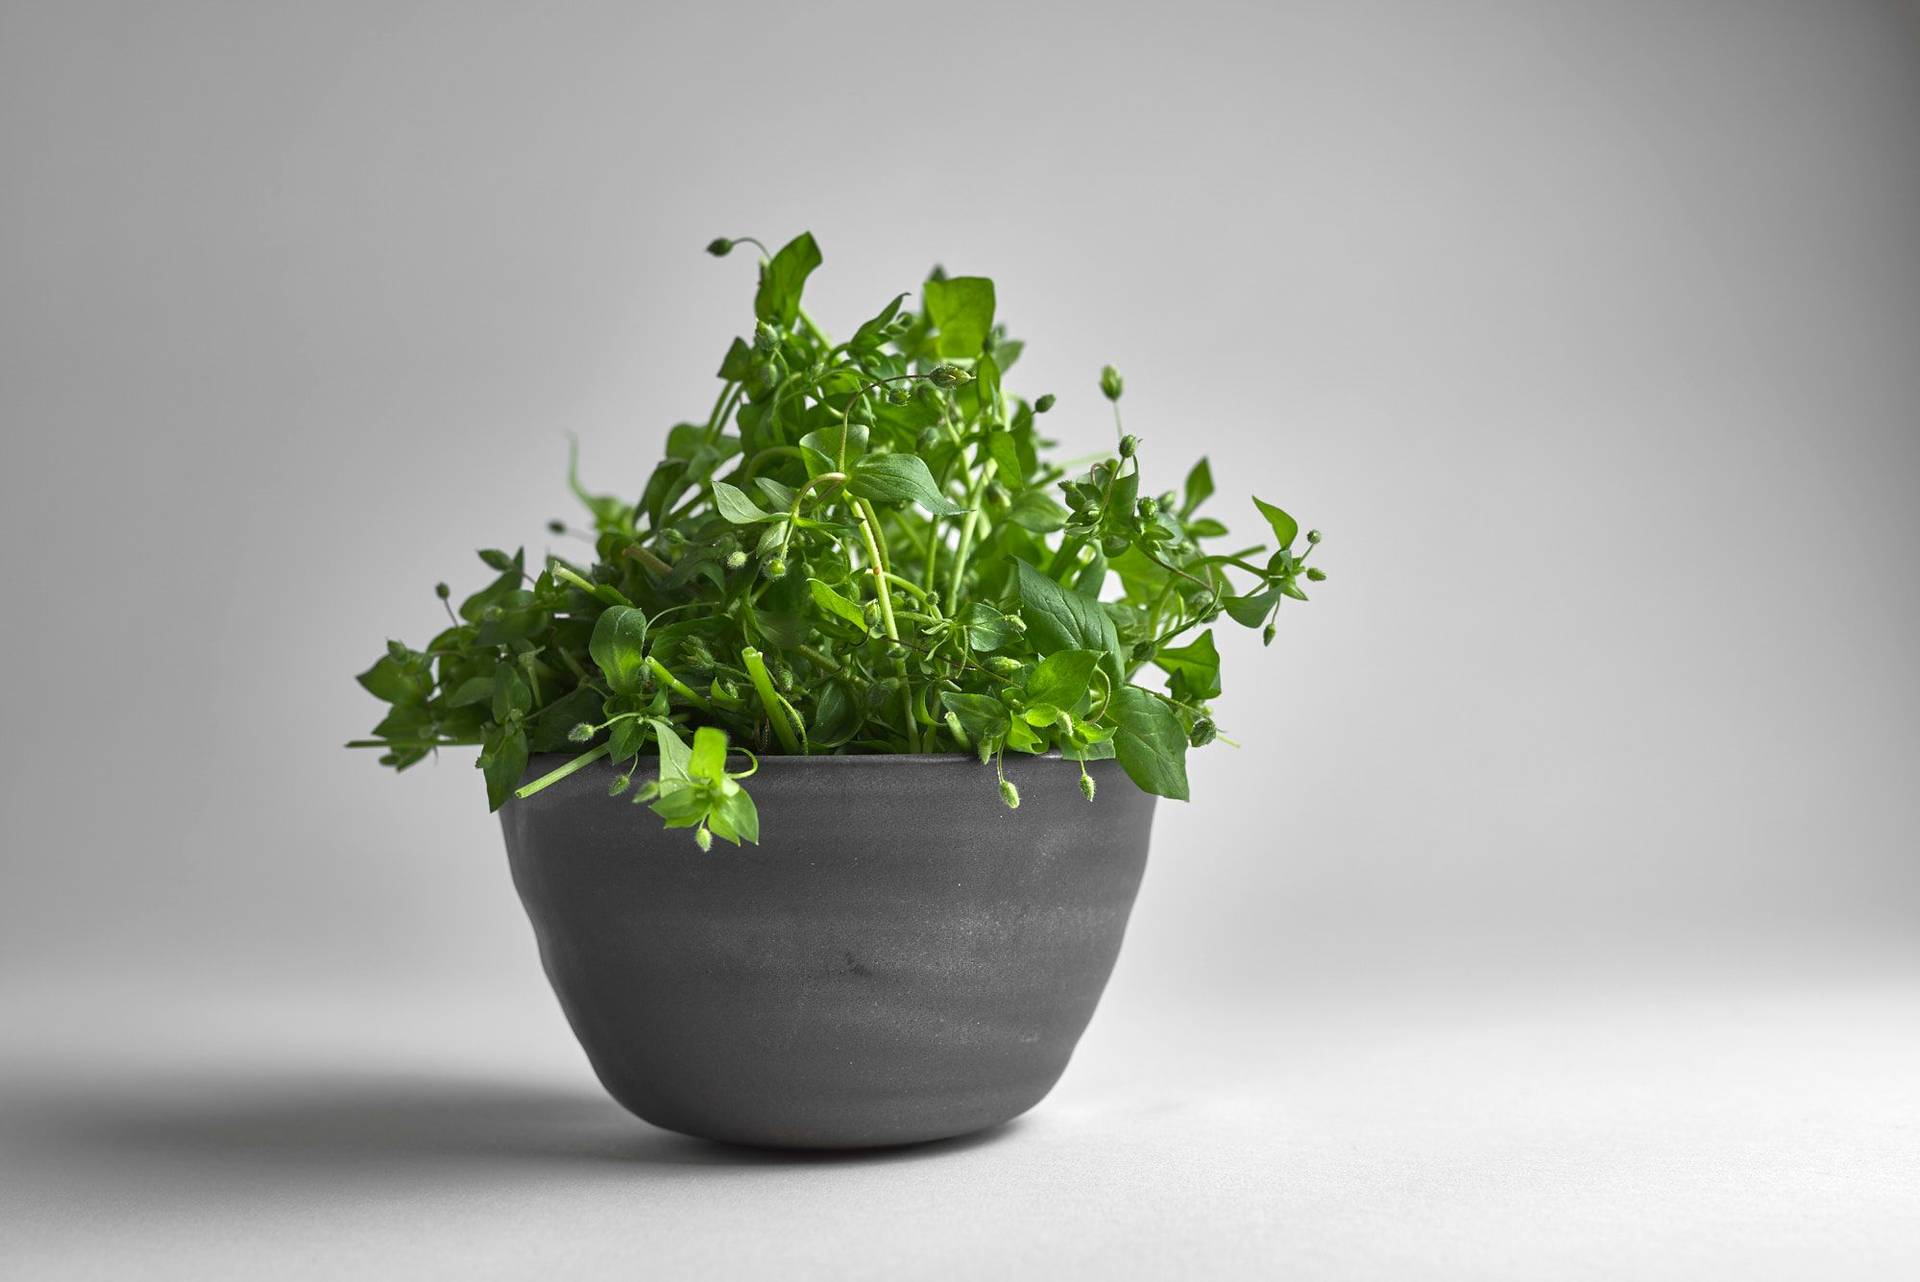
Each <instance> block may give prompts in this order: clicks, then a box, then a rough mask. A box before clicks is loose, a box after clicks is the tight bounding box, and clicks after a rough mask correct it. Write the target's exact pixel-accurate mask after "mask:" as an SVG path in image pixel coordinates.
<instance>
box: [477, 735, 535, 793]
mask: <svg viewBox="0 0 1920 1282" xmlns="http://www.w3.org/2000/svg"><path fill="white" fill-rule="evenodd" d="M480 766H481V773H482V774H484V775H485V776H486V780H487V809H488V810H498V809H500V807H502V806H504V805H506V804H507V798H508V797H511V796H512V795H513V790H514V789H515V788H517V787H519V786H520V776H522V775H524V774H526V773H527V734H526V731H524V730H511V731H508V732H507V733H506V734H505V735H503V736H502V737H501V739H500V741H499V742H498V743H496V744H494V745H493V746H492V747H491V748H490V749H489V750H488V751H487V752H486V754H485V755H484V756H483V757H482V759H481V762H480Z"/></svg>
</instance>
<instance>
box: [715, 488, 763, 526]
mask: <svg viewBox="0 0 1920 1282" xmlns="http://www.w3.org/2000/svg"><path fill="white" fill-rule="evenodd" d="M712 485H713V506H714V508H715V510H717V511H718V512H719V513H720V515H721V516H723V517H725V518H726V519H727V520H729V521H731V522H732V523H733V524H735V525H758V524H759V523H760V522H762V521H772V520H775V519H777V518H776V516H775V514H774V513H772V512H762V511H761V510H760V508H759V506H758V505H757V504H755V503H754V501H753V500H752V499H750V498H748V497H747V495H746V491H744V490H742V489H740V488H739V487H738V486H734V485H728V484H727V483H726V482H725V481H714V482H712Z"/></svg>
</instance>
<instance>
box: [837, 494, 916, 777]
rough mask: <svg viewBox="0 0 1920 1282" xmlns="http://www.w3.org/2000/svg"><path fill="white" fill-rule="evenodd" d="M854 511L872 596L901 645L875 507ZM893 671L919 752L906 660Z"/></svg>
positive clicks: (911, 743) (911, 746) (857, 504)
mask: <svg viewBox="0 0 1920 1282" xmlns="http://www.w3.org/2000/svg"><path fill="white" fill-rule="evenodd" d="M853 511H854V515H855V516H856V517H858V518H859V522H860V537H861V538H862V539H863V540H865V542H866V548H867V565H868V567H869V568H870V569H871V570H872V572H873V594H874V597H875V598H876V599H877V600H878V601H879V602H880V626H881V627H882V628H884V629H885V630H886V633H887V639H888V640H890V641H894V642H898V641H899V640H900V628H899V626H898V625H896V624H895V623H894V621H893V589H892V587H891V586H890V585H889V582H888V580H889V579H890V578H891V577H892V576H891V575H890V574H889V573H888V572H887V561H886V555H885V553H883V552H882V551H881V550H880V544H879V542H878V541H877V540H876V538H875V535H874V530H875V527H877V526H878V525H879V524H880V520H879V518H878V517H877V516H875V515H874V512H873V505H872V504H871V503H869V502H867V501H866V500H865V499H860V498H857V499H854V500H853ZM893 668H894V671H895V672H897V673H898V674H899V675H900V686H901V691H902V693H903V695H904V696H905V700H906V712H907V750H908V751H910V752H918V751H920V725H919V722H918V721H917V720H916V719H915V718H914V715H913V688H912V686H911V685H910V684H909V683H908V681H907V661H906V660H905V659H895V660H894V661H893Z"/></svg>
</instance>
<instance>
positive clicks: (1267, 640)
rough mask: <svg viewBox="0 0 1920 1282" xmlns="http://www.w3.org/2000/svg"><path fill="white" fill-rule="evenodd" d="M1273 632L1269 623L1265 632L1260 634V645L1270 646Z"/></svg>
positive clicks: (1272, 627)
mask: <svg viewBox="0 0 1920 1282" xmlns="http://www.w3.org/2000/svg"><path fill="white" fill-rule="evenodd" d="M1274 632H1275V629H1274V626H1273V625H1272V624H1271V623H1269V624H1268V625H1267V627H1266V630H1265V631H1263V632H1262V633H1261V634H1260V644H1261V645H1272V644H1273V637H1274Z"/></svg>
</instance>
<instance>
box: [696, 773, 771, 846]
mask: <svg viewBox="0 0 1920 1282" xmlns="http://www.w3.org/2000/svg"><path fill="white" fill-rule="evenodd" d="M707 827H709V828H711V829H713V835H714V836H716V837H719V838H721V839H722V840H724V841H730V842H732V843H733V844H734V845H736V846H737V845H739V844H740V843H741V842H742V841H751V842H752V843H753V844H754V845H756V846H757V845H759V844H760V812H759V810H758V809H757V808H755V806H754V804H753V798H752V797H749V796H748V795H747V790H746V789H745V788H742V787H740V786H739V785H738V784H736V785H734V788H733V790H732V791H731V792H728V793H726V794H725V795H723V796H721V797H720V798H719V799H718V800H716V801H715V802H714V803H713V807H712V809H711V810H709V811H708V812H707Z"/></svg>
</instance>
